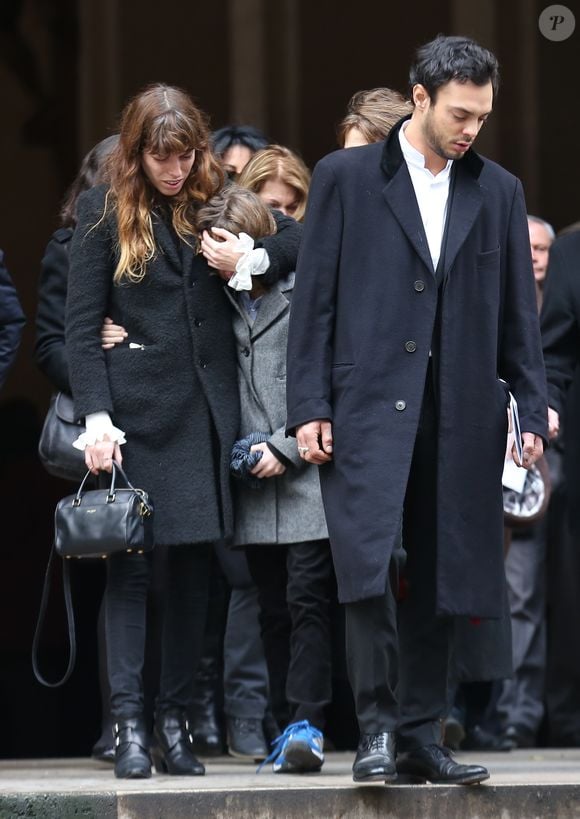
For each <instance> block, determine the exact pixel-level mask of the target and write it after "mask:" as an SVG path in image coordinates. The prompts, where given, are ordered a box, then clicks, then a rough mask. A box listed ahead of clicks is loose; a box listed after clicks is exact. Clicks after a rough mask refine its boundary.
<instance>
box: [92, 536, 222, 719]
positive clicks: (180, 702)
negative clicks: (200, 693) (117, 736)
mask: <svg viewBox="0 0 580 819" xmlns="http://www.w3.org/2000/svg"><path fill="white" fill-rule="evenodd" d="M159 548H163V549H166V550H167V554H166V559H165V561H163V570H164V577H163V579H162V583H161V604H162V626H161V671H160V679H159V689H158V696H157V705H156V708H157V710H158V711H164V710H168V709H170V708H179V709H186V708H188V707H189V706H190V704H191V698H192V693H193V679H194V675H195V671H196V668H197V664H198V661H199V657H200V654H201V649H202V644H203V635H204V629H205V619H206V612H207V602H208V585H209V571H210V555H211V544H207V543H203V544H195V545H192V546H164V547H159ZM152 567H153V555H152V553H150V554H146V555H135V554H124V553H121V554H117V555H114V556H113V557H111V558H109V560H108V573H107V587H106V590H105V630H106V644H107V665H108V672H109V685H110V690H111V712H112V716H113V718H114V719H119V718H127V717H134V716H139V715H141V714H143V711H144V707H145V702H144V694H143V663H144V657H145V636H146V608H147V592H148V589H149V585H150V583H151V575H152Z"/></svg>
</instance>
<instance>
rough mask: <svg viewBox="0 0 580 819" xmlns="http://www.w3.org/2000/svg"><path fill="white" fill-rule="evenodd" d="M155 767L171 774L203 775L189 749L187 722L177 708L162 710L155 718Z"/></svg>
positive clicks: (198, 762) (189, 739)
mask: <svg viewBox="0 0 580 819" xmlns="http://www.w3.org/2000/svg"><path fill="white" fill-rule="evenodd" d="M154 737H155V745H154V747H153V749H152V755H153V760H154V762H155V768H156V770H157V771H158V772H159V773H168V774H172V775H173V776H203V774H204V773H205V768H204V766H203V765H202V763H201V762H200V761H199V759H197V757H195V756H194V754H193V751H192V749H191V735H190V733H189V723H188V721H187V719H186V718H185V715H184V714H183V712H181V711H179V710H171V711H162V712H161V713H160V714H157V716H156V718H155V730H154Z"/></svg>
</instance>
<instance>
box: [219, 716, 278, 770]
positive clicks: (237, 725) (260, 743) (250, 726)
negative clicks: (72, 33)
mask: <svg viewBox="0 0 580 819" xmlns="http://www.w3.org/2000/svg"><path fill="white" fill-rule="evenodd" d="M226 725H227V736H228V753H229V754H230V755H231V756H236V757H239V758H241V759H252V760H253V759H265V758H266V757H267V756H268V746H267V745H266V737H265V736H264V729H263V726H262V720H261V719H246V718H243V719H242V718H240V717H228V718H227V721H226Z"/></svg>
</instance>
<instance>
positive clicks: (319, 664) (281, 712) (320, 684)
mask: <svg viewBox="0 0 580 819" xmlns="http://www.w3.org/2000/svg"><path fill="white" fill-rule="evenodd" d="M246 555H247V558H248V566H249V569H250V574H251V575H252V578H253V580H254V583H255V584H256V586H257V588H258V600H259V603H260V626H261V631H262V639H263V641H264V652H265V654H266V662H267V664H268V674H269V678H270V701H271V705H272V710H273V712H274V716H275V717H276V720H277V721H278V723H279V725H280V726H281V727H284V726H285V725H286V724H287V723H289V722H297V721H299V720H305V719H307V720H309V722H310V723H311V724H312V725H314V726H316V727H317V728H319V729H320V730H322V729H323V728H324V708H325V706H326V705H327V704H328V703H329V702H330V701H331V699H332V667H331V662H332V661H331V654H332V645H331V642H332V638H331V628H330V603H331V599H332V595H333V590H334V587H335V579H334V568H333V565H332V557H331V553H330V545H329V543H328V540H311V541H306V542H304V543H292V544H289V545H287V546H283V545H276V544H273V545H266V546H248V547H246Z"/></svg>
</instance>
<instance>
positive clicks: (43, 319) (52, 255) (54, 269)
mask: <svg viewBox="0 0 580 819" xmlns="http://www.w3.org/2000/svg"><path fill="white" fill-rule="evenodd" d="M72 235H73V230H72V228H59V229H58V230H55V232H54V233H53V234H52V236H51V237H50V240H49V242H48V244H47V246H46V250H45V251H44V256H43V259H42V263H41V267H40V281H39V286H38V307H37V311H36V343H35V346H34V357H35V359H36V363H37V364H38V367H39V369H40V370H41V371H42V372H43V373H44V374H45V375H46V377H47V378H48V379H49V381H50V382H51V384H52V385H53V386H54V387H56V388H57V389H59V390H62V391H63V392H66V393H70V381H69V377H68V364H67V360H66V349H65V341H64V336H65V324H64V322H65V306H66V290H67V282H68V269H69V252H70V242H71V239H72Z"/></svg>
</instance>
